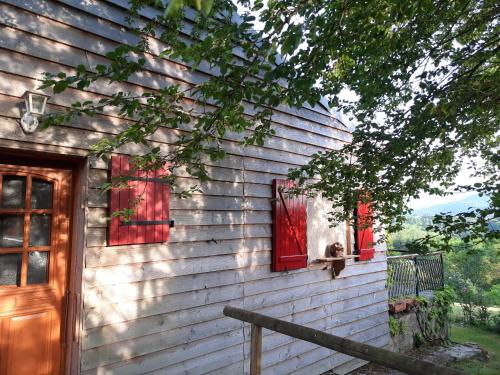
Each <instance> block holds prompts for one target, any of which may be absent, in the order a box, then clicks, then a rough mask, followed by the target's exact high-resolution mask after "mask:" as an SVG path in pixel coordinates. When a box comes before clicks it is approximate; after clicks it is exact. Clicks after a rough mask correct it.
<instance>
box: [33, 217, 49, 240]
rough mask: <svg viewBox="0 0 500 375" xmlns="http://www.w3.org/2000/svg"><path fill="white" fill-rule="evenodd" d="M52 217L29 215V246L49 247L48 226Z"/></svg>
mask: <svg viewBox="0 0 500 375" xmlns="http://www.w3.org/2000/svg"><path fill="white" fill-rule="evenodd" d="M51 221H52V215H31V219H30V246H49V245H50V224H51Z"/></svg>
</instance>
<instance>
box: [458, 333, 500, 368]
mask: <svg viewBox="0 0 500 375" xmlns="http://www.w3.org/2000/svg"><path fill="white" fill-rule="evenodd" d="M450 339H451V341H454V342H459V343H465V342H475V343H477V344H479V345H480V346H481V347H482V348H483V349H486V350H487V351H488V353H489V356H490V358H489V360H488V361H486V362H482V361H479V360H469V361H463V362H460V363H459V364H457V365H455V367H456V368H459V369H461V370H463V371H465V372H466V373H467V374H471V375H498V374H500V335H498V334H495V333H492V332H489V331H486V330H484V329H481V328H475V327H460V326H457V325H452V326H451V327H450Z"/></svg>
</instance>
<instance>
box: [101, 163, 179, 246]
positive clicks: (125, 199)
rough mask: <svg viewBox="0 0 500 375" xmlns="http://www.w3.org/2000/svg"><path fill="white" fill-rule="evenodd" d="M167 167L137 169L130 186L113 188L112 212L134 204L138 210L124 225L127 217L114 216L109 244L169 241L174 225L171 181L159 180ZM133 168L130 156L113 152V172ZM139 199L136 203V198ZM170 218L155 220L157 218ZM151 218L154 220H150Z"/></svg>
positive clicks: (116, 172) (122, 173)
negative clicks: (171, 225) (171, 207)
mask: <svg viewBox="0 0 500 375" xmlns="http://www.w3.org/2000/svg"><path fill="white" fill-rule="evenodd" d="M165 171H166V169H164V170H160V171H156V172H154V171H149V172H145V171H136V172H135V173H134V174H133V176H131V177H133V178H132V179H130V180H129V181H128V182H127V184H128V187H129V188H128V189H127V188H124V189H115V188H113V189H111V194H110V211H111V213H113V212H115V211H117V210H120V209H127V208H132V209H134V211H135V212H134V214H133V215H131V217H130V223H128V224H126V225H123V224H121V222H122V221H123V217H112V218H111V222H110V226H109V244H110V245H111V246H113V245H129V244H144V243H154V242H166V241H168V238H169V233H170V226H169V224H168V220H170V218H169V206H170V204H169V200H170V190H169V186H168V185H167V184H164V183H163V182H162V181H159V180H156V178H159V177H160V176H161V175H162V174H163V173H165ZM129 172H130V165H129V158H128V157H126V156H113V157H112V158H111V175H112V177H116V176H120V175H121V176H126V175H128V174H129ZM134 200H136V205H132V202H133V201H134ZM158 221H161V222H166V223H165V224H164V223H155V222H158ZM149 222H151V223H149Z"/></svg>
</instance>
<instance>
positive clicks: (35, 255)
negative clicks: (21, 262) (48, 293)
mask: <svg viewBox="0 0 500 375" xmlns="http://www.w3.org/2000/svg"><path fill="white" fill-rule="evenodd" d="M48 269H49V253H47V252H45V253H41V252H39V251H32V252H30V253H29V255H28V281H27V283H28V284H45V283H47V281H48V276H47V275H48Z"/></svg>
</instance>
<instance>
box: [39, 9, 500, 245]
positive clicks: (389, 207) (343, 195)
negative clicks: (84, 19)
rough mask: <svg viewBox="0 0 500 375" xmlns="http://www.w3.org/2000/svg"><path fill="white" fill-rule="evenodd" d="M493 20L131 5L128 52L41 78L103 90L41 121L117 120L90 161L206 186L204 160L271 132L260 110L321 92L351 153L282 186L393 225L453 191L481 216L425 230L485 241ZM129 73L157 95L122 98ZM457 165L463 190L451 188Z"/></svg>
mask: <svg viewBox="0 0 500 375" xmlns="http://www.w3.org/2000/svg"><path fill="white" fill-rule="evenodd" d="M146 13H147V14H148V15H151V14H156V16H155V17H154V18H145V17H143V15H144V14H146ZM237 13H239V14H237ZM499 15H500V4H499V3H498V2H497V1H494V0H479V1H470V0H456V1H451V0H438V1H430V0H429V1H406V2H401V1H396V0H383V1H368V0H367V1H364V2H352V1H344V0H342V1H341V0H336V1H334V0H330V1H302V0H280V1H273V0H269V1H267V2H264V1H261V0H255V1H248V0H239V1H234V2H233V1H230V0H214V1H203V0H200V1H187V0H174V1H171V2H170V3H169V5H165V2H163V1H159V0H131V1H130V15H129V18H128V20H129V25H130V26H129V27H130V30H132V31H133V32H134V34H135V35H136V41H135V43H133V44H132V45H122V46H119V47H117V48H116V49H115V50H113V51H110V52H108V54H107V59H108V61H107V63H105V64H104V63H103V64H101V65H97V66H83V65H81V66H79V67H78V68H77V69H76V71H74V72H72V73H71V74H65V73H54V74H49V73H48V74H46V76H45V80H44V83H43V86H44V87H46V88H48V87H51V88H52V89H53V90H54V92H55V93H56V94H57V93H62V92H64V91H65V90H74V89H76V90H92V89H93V87H95V86H96V85H99V84H103V83H105V84H109V85H113V87H116V91H115V93H114V94H113V95H110V96H106V97H102V98H100V99H97V100H91V101H85V102H77V103H73V105H72V106H71V108H70V109H67V110H65V111H64V112H61V113H54V114H51V115H49V116H48V117H46V118H45V119H44V124H45V125H46V126H50V125H57V124H62V123H70V122H71V121H72V119H73V118H74V116H80V115H88V116H98V115H99V114H101V113H105V114H110V115H113V116H115V117H118V118H120V119H121V120H120V124H119V125H117V126H116V130H115V132H116V133H117V134H116V136H114V137H112V138H106V139H102V140H101V141H100V142H98V143H96V144H95V145H94V147H93V152H94V153H95V154H96V155H97V156H99V157H106V156H107V155H109V154H110V153H111V152H113V151H114V150H117V149H119V148H120V147H122V146H125V145H129V144H134V145H137V147H136V148H135V149H136V150H137V157H138V158H139V159H140V158H141V157H143V158H144V160H152V161H158V160H161V161H167V162H169V163H170V166H171V167H170V168H171V169H170V172H171V173H172V176H173V177H175V175H176V171H177V170H178V169H179V168H184V169H185V170H186V171H187V172H188V173H189V174H191V175H193V176H195V177H198V178H200V179H207V178H209V175H208V172H207V168H206V164H207V162H208V160H212V161H219V160H222V159H223V158H224V156H225V155H226V152H227V151H228V147H230V144H229V142H228V141H227V139H228V138H231V139H235V138H236V139H239V141H240V142H241V143H242V144H243V145H248V144H257V145H263V144H264V142H265V139H266V138H267V137H269V136H271V135H273V134H274V131H273V128H272V121H271V114H272V111H271V110H272V108H274V107H276V106H278V105H281V104H283V105H288V106H292V107H300V106H302V105H303V104H305V103H309V104H312V105H314V104H315V103H317V102H318V101H319V100H320V98H321V97H322V96H323V97H326V98H328V99H329V101H330V104H331V106H332V107H336V108H337V109H339V110H341V111H343V112H344V113H347V114H349V116H350V117H351V118H352V120H353V122H354V123H355V124H356V129H355V130H354V133H353V136H352V143H351V144H349V145H345V146H343V147H342V148H341V149H337V150H327V151H325V152H318V153H316V154H314V155H312V156H311V161H310V163H308V164H307V165H305V166H303V167H301V168H299V169H297V170H294V171H291V172H290V178H293V179H296V180H297V181H298V182H299V183H300V186H301V187H302V188H305V189H307V190H308V191H309V192H311V193H321V194H322V195H323V196H325V197H327V198H329V199H330V200H331V201H332V206H333V207H334V208H341V209H340V210H332V216H331V219H332V222H338V221H340V220H345V219H346V218H347V217H348V215H349V213H350V212H352V210H353V208H354V206H355V204H356V200H357V198H358V196H359V192H360V191H369V192H370V199H371V200H372V201H373V207H374V212H375V214H376V216H377V219H379V221H380V222H382V224H384V226H385V227H386V228H392V227H397V226H399V224H400V223H401V221H402V217H403V216H404V215H405V214H406V213H407V212H408V202H409V200H410V199H411V198H417V197H418V196H419V194H421V193H422V192H426V193H431V194H437V195H443V194H447V193H449V192H450V190H452V189H457V190H460V191H478V192H480V193H481V194H486V195H488V196H490V197H491V198H492V199H491V205H490V207H489V208H487V209H482V210H476V211H470V212H469V213H464V214H462V215H461V216H460V215H459V216H457V217H447V216H446V215H445V216H441V218H438V219H437V220H436V221H435V226H436V228H435V229H437V230H438V231H440V232H442V233H445V235H446V234H450V233H457V232H459V233H467V236H468V238H469V239H470V240H471V241H474V240H478V239H484V238H488V237H495V236H498V235H499V234H498V232H495V231H488V230H487V225H486V224H487V221H488V220H492V219H494V218H497V219H498V216H499V205H500V204H499V200H500V195H499V189H498V188H499V183H498V181H499V174H498V166H499V156H498V146H499V139H498V130H499V119H500V112H499V105H498V103H499V102H500V95H499V88H498V87H499V85H498V82H500V73H499V62H500V61H499V57H500V53H499V50H500V26H499V19H500V17H499ZM257 30H259V31H257ZM165 60H170V61H173V62H175V63H176V64H178V65H177V67H178V69H179V71H183V72H184V74H185V75H186V77H187V76H191V77H198V76H196V71H197V70H199V69H201V70H203V71H210V72H211V73H212V75H211V76H210V78H207V79H198V80H197V79H191V80H190V81H189V82H186V80H184V81H183V80H180V81H174V80H172V81H170V80H168V79H165V81H164V82H158V81H154V80H153V79H152V78H151V75H150V72H154V70H155V66H156V64H160V63H163V62H164V61H165ZM185 66H187V67H189V69H188V70H186V68H185ZM137 77H141V79H150V80H151V83H152V84H154V85H156V89H155V90H146V89H142V91H139V90H138V89H136V90H135V91H128V89H127V88H128V87H129V86H128V85H127V84H126V82H131V83H133V82H134V80H136V78H137ZM349 98H350V99H349ZM166 129H174V131H173V132H172V131H168V132H167V131H166ZM153 135H155V137H156V136H161V137H163V139H167V142H168V146H167V145H166V144H164V143H163V144H158V143H156V142H155V141H154V140H153V138H154V137H153ZM466 160H467V161H470V162H471V163H473V166H472V169H471V170H472V172H471V173H472V174H473V176H471V177H474V178H475V180H474V179H471V181H474V182H471V183H470V184H468V185H467V184H465V185H464V186H460V187H458V188H455V187H453V182H454V180H455V178H456V177H457V175H458V173H459V171H460V170H461V168H462V166H463V164H464V163H465V161H466ZM478 160H479V162H477V161H478ZM173 177H171V178H173ZM477 181H479V182H477Z"/></svg>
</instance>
